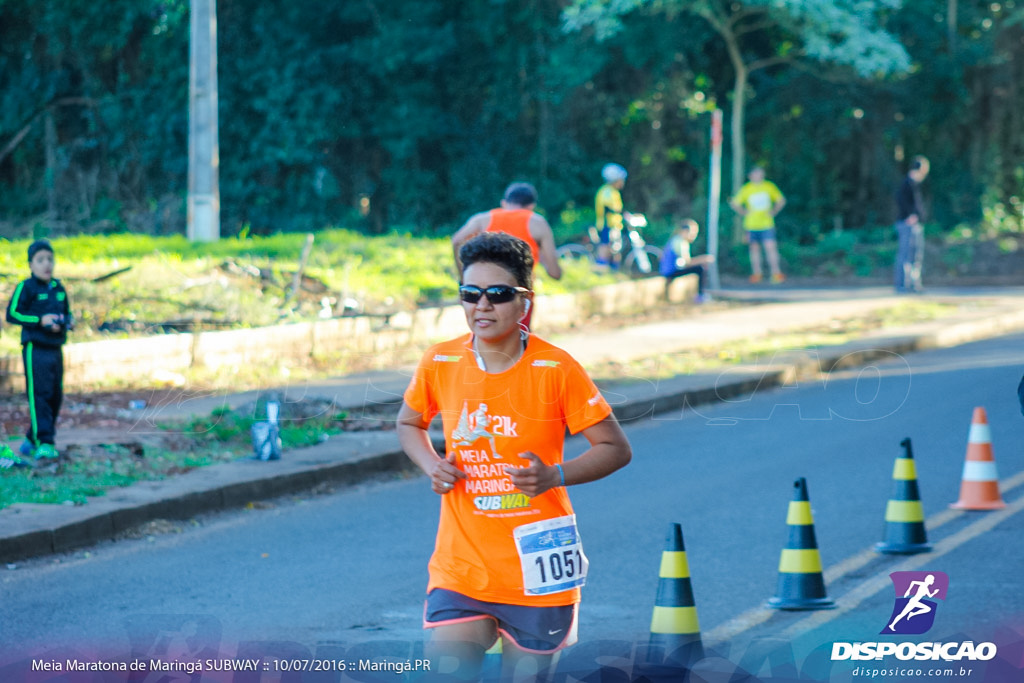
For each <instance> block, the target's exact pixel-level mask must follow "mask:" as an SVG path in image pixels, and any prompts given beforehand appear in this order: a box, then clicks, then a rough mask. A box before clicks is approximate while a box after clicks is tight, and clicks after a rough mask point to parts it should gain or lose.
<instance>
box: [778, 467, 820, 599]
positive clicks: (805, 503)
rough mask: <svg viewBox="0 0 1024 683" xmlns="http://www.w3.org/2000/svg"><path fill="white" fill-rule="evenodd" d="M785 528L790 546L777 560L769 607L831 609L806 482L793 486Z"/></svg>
mask: <svg viewBox="0 0 1024 683" xmlns="http://www.w3.org/2000/svg"><path fill="white" fill-rule="evenodd" d="M793 488H794V491H793V500H791V501H790V502H789V512H788V514H787V515H786V524H787V525H789V542H788V543H787V544H786V547H785V548H783V550H782V556H781V557H780V558H779V583H778V588H777V589H776V591H775V597H773V598H771V599H770V600H768V606H769V607H774V608H775V609H832V608H833V607H835V606H836V605H835V603H834V602H832V601H831V600H830V599H829V597H828V595H826V594H825V577H824V576H822V573H821V556H820V555H819V554H818V542H817V540H816V539H815V537H814V516H813V515H812V514H811V500H810V498H808V497H807V480H806V479H804V478H803V477H800V478H799V479H797V480H796V481H795V482H793Z"/></svg>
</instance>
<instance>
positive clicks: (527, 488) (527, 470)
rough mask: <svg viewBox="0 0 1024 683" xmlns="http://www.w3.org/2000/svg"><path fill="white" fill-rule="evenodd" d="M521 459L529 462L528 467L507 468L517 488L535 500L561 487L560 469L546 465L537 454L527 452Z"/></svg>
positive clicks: (522, 454) (521, 454)
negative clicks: (536, 497)
mask: <svg viewBox="0 0 1024 683" xmlns="http://www.w3.org/2000/svg"><path fill="white" fill-rule="evenodd" d="M519 457H520V458H523V459H524V460H529V461H530V465H529V466H528V467H506V468H505V472H507V473H508V476H509V478H510V479H511V480H512V483H513V484H515V487H516V488H517V489H519V490H520V491H522V492H523V493H525V494H526V495H528V496H530V497H531V498H533V497H534V496H539V495H540V494H542V493H544V492H545V491H548V490H550V489H553V488H555V487H557V486H560V485H561V483H562V477H561V476H560V475H559V474H558V468H556V467H553V466H551V465H545V464H544V461H543V460H541V459H540V456H538V455H537V454H536V453H532V452H530V451H526V452H525V453H520V454H519Z"/></svg>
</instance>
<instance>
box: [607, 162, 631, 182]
mask: <svg viewBox="0 0 1024 683" xmlns="http://www.w3.org/2000/svg"><path fill="white" fill-rule="evenodd" d="M627 175H628V173H626V169H624V168H623V167H622V166H619V165H618V164H605V167H604V168H602V169H601V177H602V178H604V181H605V182H606V183H614V182H615V181H616V180H625V179H626V176H627Z"/></svg>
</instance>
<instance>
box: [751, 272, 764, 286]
mask: <svg viewBox="0 0 1024 683" xmlns="http://www.w3.org/2000/svg"><path fill="white" fill-rule="evenodd" d="M747 279H748V280H749V281H750V284H752V285H756V284H757V283H758V282H760V281H761V280H762V279H763V278H762V277H761V273H754V274H753V275H751V276H750V277H749V278H747Z"/></svg>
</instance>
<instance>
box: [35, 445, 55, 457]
mask: <svg viewBox="0 0 1024 683" xmlns="http://www.w3.org/2000/svg"><path fill="white" fill-rule="evenodd" d="M59 455H60V454H59V453H58V452H57V449H56V448H54V447H53V444H51V443H41V444H39V447H38V448H36V453H35V456H36V460H39V459H42V458H56V457H58V456H59Z"/></svg>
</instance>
